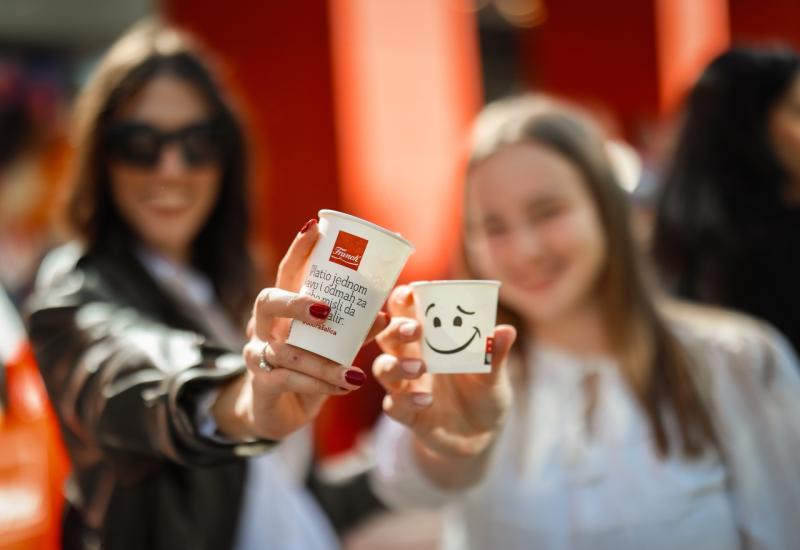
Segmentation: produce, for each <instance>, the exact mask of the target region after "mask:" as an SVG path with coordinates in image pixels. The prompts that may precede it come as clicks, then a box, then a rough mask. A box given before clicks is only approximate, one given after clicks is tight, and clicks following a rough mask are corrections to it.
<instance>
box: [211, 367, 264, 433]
mask: <svg viewBox="0 0 800 550" xmlns="http://www.w3.org/2000/svg"><path fill="white" fill-rule="evenodd" d="M251 376H252V375H251V374H250V372H249V371H248V372H245V373H244V374H242V375H241V376H239V377H237V378H235V379H234V380H232V381H231V382H230V383H228V384H227V385H225V386H224V387H223V388H222V390H221V391H220V394H219V396H218V397H217V400H216V402H215V403H214V405H213V407H212V413H213V414H214V417H215V419H216V421H217V425H218V426H219V429H220V431H221V432H222V433H223V434H225V435H226V436H228V437H230V438H233V439H237V440H241V441H250V440H254V439H259V437H260V436H259V434H258V431H257V430H256V425H255V422H254V420H253V418H254V417H253V398H252V397H253V392H252V385H251V384H250V378H251Z"/></svg>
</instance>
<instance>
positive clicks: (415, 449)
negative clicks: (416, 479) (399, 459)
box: [412, 434, 495, 491]
mask: <svg viewBox="0 0 800 550" xmlns="http://www.w3.org/2000/svg"><path fill="white" fill-rule="evenodd" d="M494 443H495V436H494V434H487V435H486V441H485V445H483V446H482V449H481V450H480V451H477V452H475V453H470V454H452V455H443V454H440V453H437V452H435V451H433V450H431V449H429V448H427V447H426V446H425V445H424V444H422V443H421V442H420V441H419V439H417V438H414V440H413V443H412V454H413V457H414V460H415V461H416V463H417V466H418V467H419V469H420V470H421V471H422V473H423V474H424V475H425V477H427V478H428V479H429V480H430V481H431V482H432V483H434V484H435V485H436V486H437V487H439V488H440V489H444V490H447V491H457V490H464V489H469V488H470V487H473V486H475V485H477V484H478V483H479V482H480V481H481V480H482V479H483V478H484V476H485V475H486V471H487V469H488V467H489V463H490V459H491V456H492V452H493V449H494Z"/></svg>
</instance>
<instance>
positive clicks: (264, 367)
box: [258, 344, 273, 372]
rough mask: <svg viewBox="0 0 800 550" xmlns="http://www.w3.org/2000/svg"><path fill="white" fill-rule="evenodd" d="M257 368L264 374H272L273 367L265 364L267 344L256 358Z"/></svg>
mask: <svg viewBox="0 0 800 550" xmlns="http://www.w3.org/2000/svg"><path fill="white" fill-rule="evenodd" d="M258 368H259V369H261V370H263V371H264V372H272V369H273V366H272V365H270V364H269V363H268V362H267V344H264V347H263V348H261V353H260V354H259V356H258Z"/></svg>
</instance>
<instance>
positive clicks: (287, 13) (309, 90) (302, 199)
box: [162, 0, 340, 259]
mask: <svg viewBox="0 0 800 550" xmlns="http://www.w3.org/2000/svg"><path fill="white" fill-rule="evenodd" d="M162 5H163V9H164V11H165V13H166V16H167V17H168V19H169V20H171V21H173V22H175V23H176V24H178V25H180V26H181V27H183V28H186V29H188V30H190V31H192V32H193V33H194V34H195V35H197V36H199V37H200V38H201V40H202V41H203V43H204V44H206V45H207V46H208V47H209V48H210V49H211V50H212V51H213V52H214V53H215V54H216V55H218V56H219V57H220V58H221V61H223V68H224V69H225V70H224V71H223V74H224V76H227V78H225V79H224V80H226V81H229V82H226V83H228V84H230V85H232V86H233V87H234V89H235V90H236V91H237V92H238V93H237V95H238V96H240V98H241V99H242V100H243V102H244V111H245V112H244V114H245V118H246V120H247V123H248V124H247V125H248V127H249V129H250V130H251V134H252V138H253V143H252V145H253V146H252V155H251V156H252V160H253V161H254V162H253V163H252V164H253V169H254V170H253V171H254V174H253V175H254V184H255V186H256V189H255V191H256V196H257V197H258V205H257V206H256V207H255V208H253V209H252V216H253V222H254V224H255V229H256V231H257V233H258V237H259V238H260V239H261V241H263V242H264V243H265V244H266V245H267V247H268V248H267V250H266V252H267V254H268V255H269V256H271V257H272V258H273V259H280V257H281V255H282V254H283V251H284V250H285V249H286V247H287V246H288V245H289V243H290V242H291V240H292V239H293V238H294V235H295V234H296V233H297V231H298V229H300V226H301V225H302V224H303V223H304V222H305V221H306V220H308V219H309V218H310V217H312V216H315V215H316V212H317V210H319V209H320V208H338V207H340V203H339V177H338V171H337V158H336V154H337V153H336V139H335V129H334V111H333V96H332V92H333V91H332V83H331V71H332V68H331V60H330V34H329V19H328V4H327V0H305V1H303V2H264V1H261V0H236V1H235V2H218V1H216V0H163V2H162Z"/></svg>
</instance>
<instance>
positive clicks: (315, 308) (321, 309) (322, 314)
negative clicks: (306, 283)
mask: <svg viewBox="0 0 800 550" xmlns="http://www.w3.org/2000/svg"><path fill="white" fill-rule="evenodd" d="M308 312H309V313H310V314H311V315H312V316H314V317H316V318H317V319H327V318H328V315H330V313H331V308H330V306H328V304H311V306H310V307H309V308H308Z"/></svg>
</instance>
